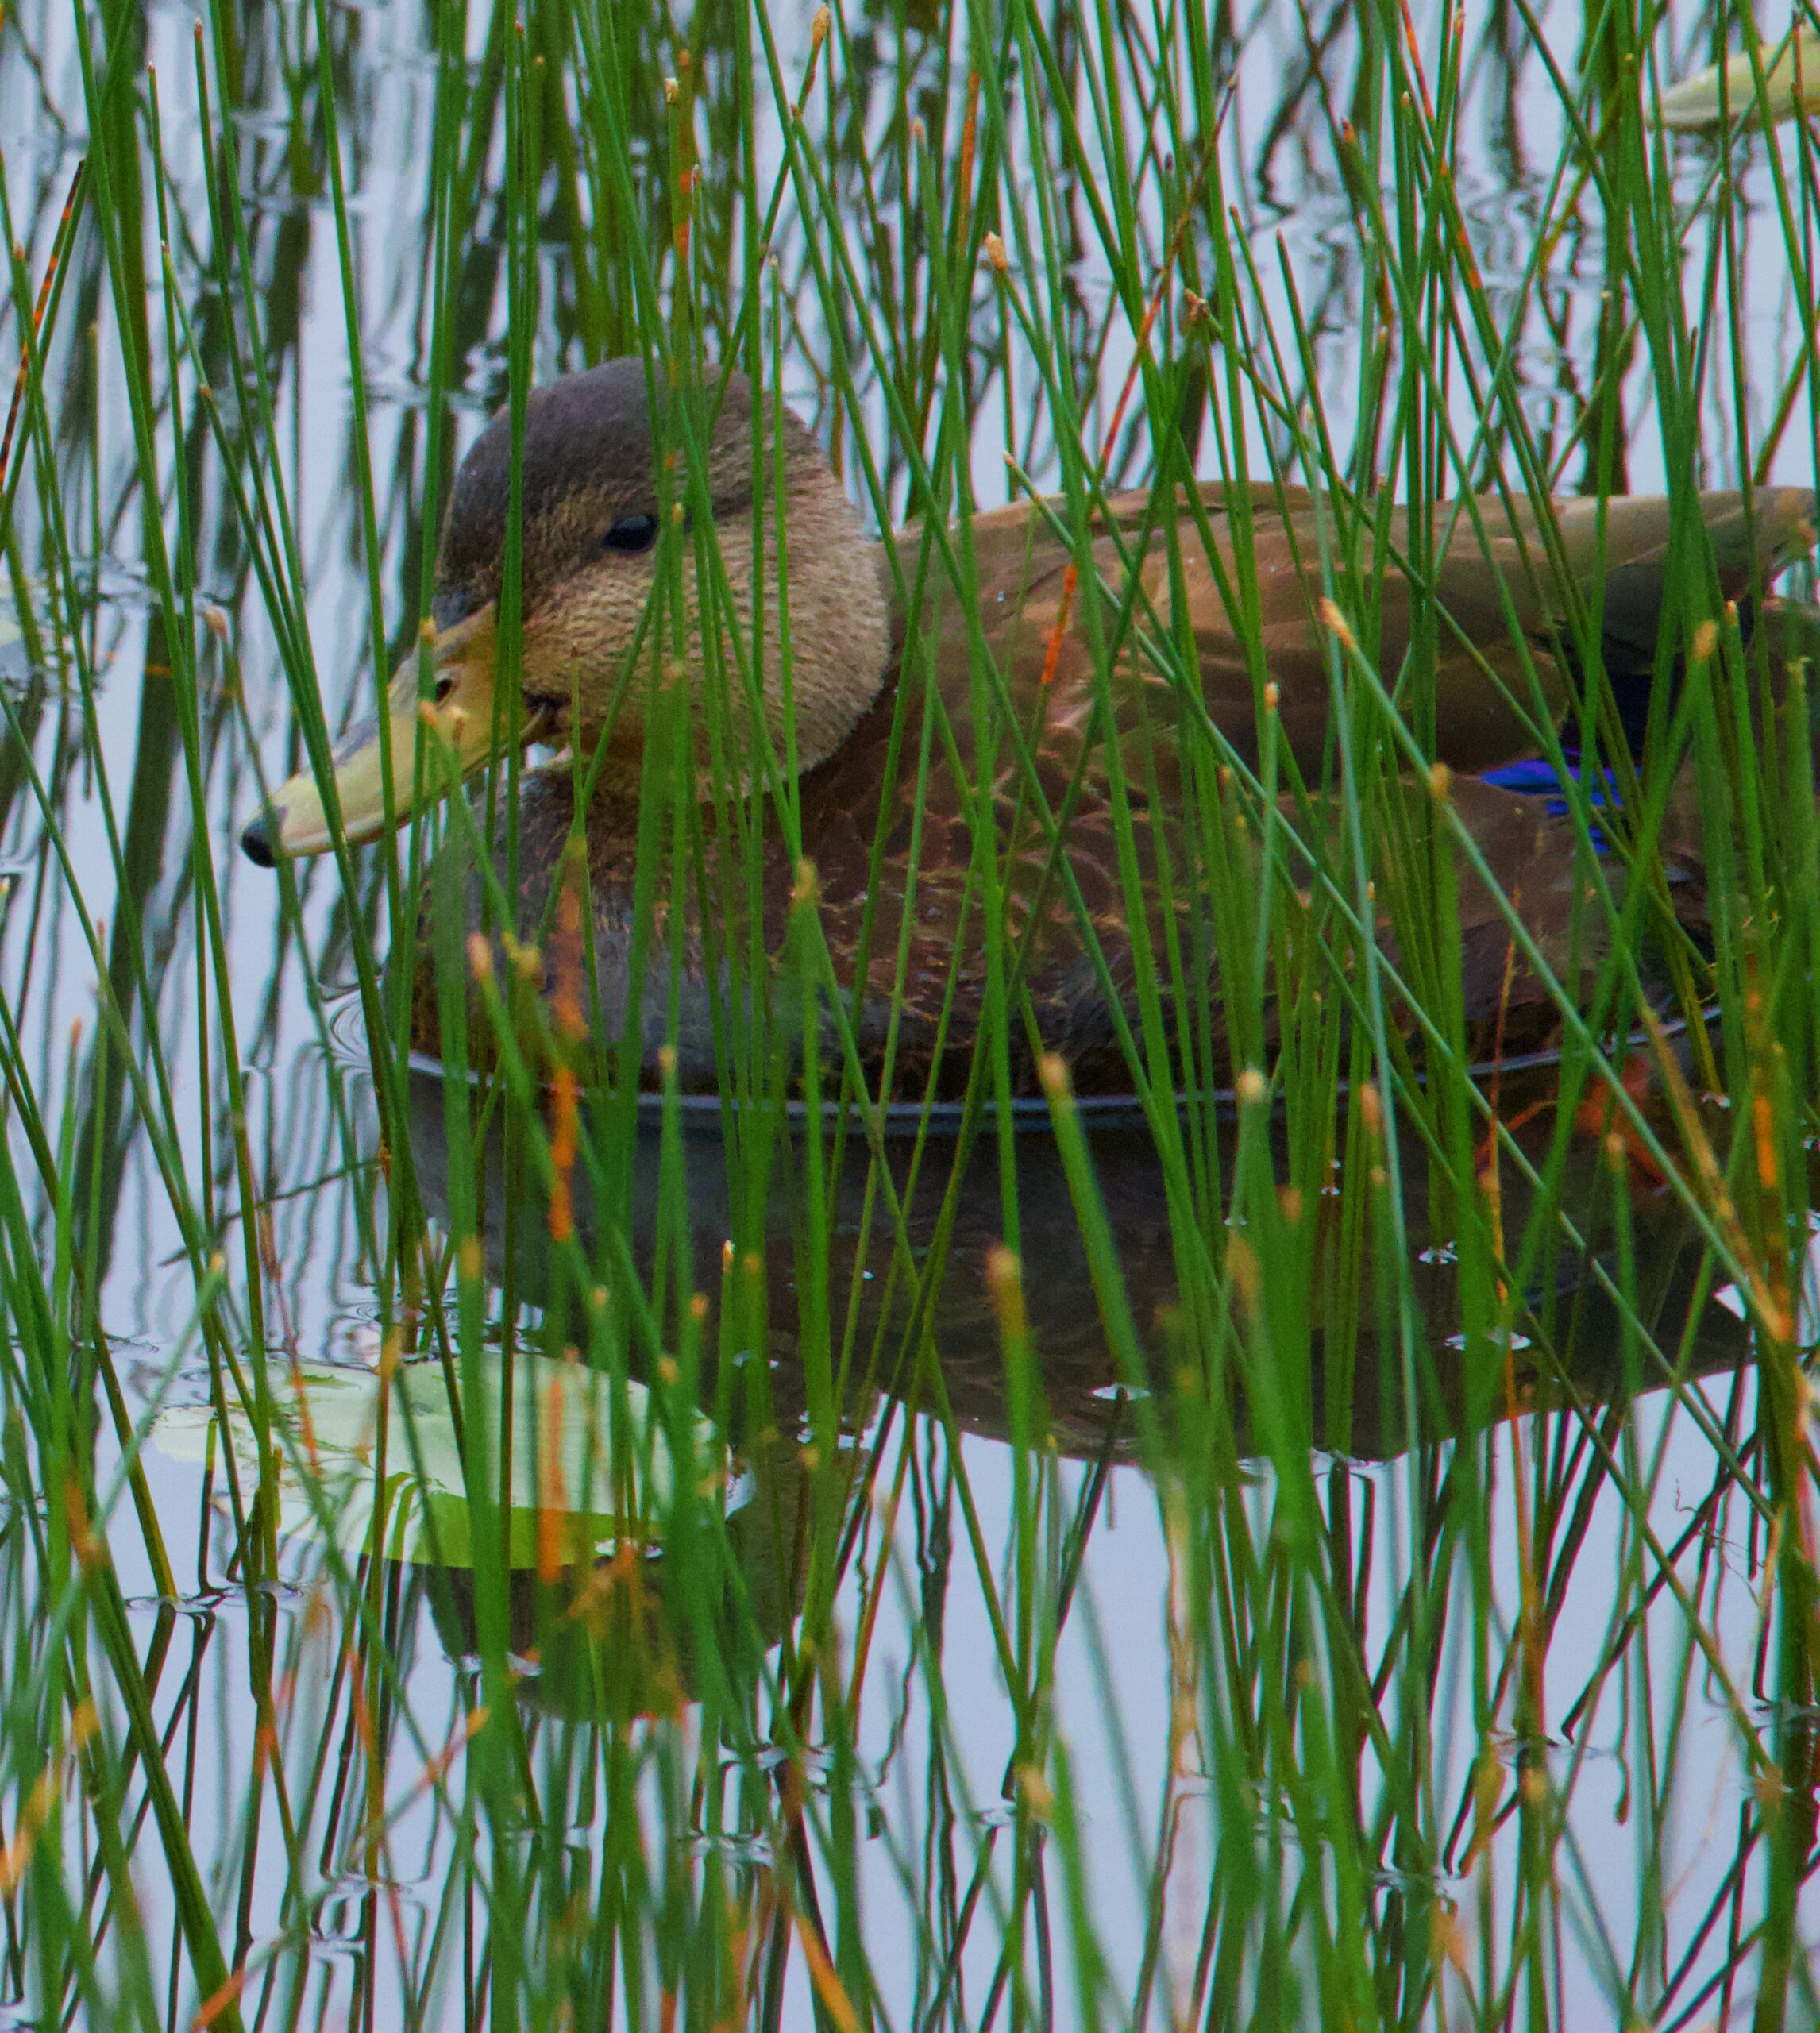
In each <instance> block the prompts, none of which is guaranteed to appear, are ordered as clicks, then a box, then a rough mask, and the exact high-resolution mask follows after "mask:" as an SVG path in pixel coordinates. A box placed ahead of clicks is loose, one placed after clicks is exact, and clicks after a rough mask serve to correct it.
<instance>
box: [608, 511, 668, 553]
mask: <svg viewBox="0 0 1820 2033" xmlns="http://www.w3.org/2000/svg"><path fill="white" fill-rule="evenodd" d="M655 542H657V517H656V516H655V515H622V516H621V517H620V518H619V521H618V522H616V523H615V524H614V525H613V527H612V528H611V529H610V530H608V531H607V534H606V535H605V536H603V538H601V539H600V548H601V549H602V550H624V551H640V550H650V547H651V546H652V545H653V544H654V543H655Z"/></svg>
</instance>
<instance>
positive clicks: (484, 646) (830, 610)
mask: <svg viewBox="0 0 1820 2033" xmlns="http://www.w3.org/2000/svg"><path fill="white" fill-rule="evenodd" d="M710 385H711V384H710ZM661 401H662V402H663V403H664V404H665V405H666V406H671V407H670V413H669V414H667V415H663V416H661V417H660V418H659V419H657V420H656V427H655V428H654V419H653V417H652V415H651V412H650V406H649V403H648V400H647V395H646V369H645V365H644V363H643V362H642V361H638V360H613V361H607V362H606V363H605V364H604V365H602V366H600V367H596V368H591V369H589V370H588V372H585V373H581V374H569V375H565V376H563V377H562V378H561V380H557V381H553V382H551V383H549V384H548V385H547V386H546V387H545V388H538V389H535V390H534V391H533V392H532V393H531V395H530V399H529V401H528V403H526V412H525V423H524V442H523V452H522V463H521V467H520V471H521V473H522V502H523V507H522V532H523V534H522V566H521V574H520V586H521V588H522V603H521V609H520V611H521V612H522V616H523V627H522V650H521V654H520V658H519V666H520V689H521V691H522V703H523V710H522V713H521V714H520V715H519V716H518V720H517V726H516V727H514V724H513V716H512V715H511V712H509V711H508V710H507V705H508V702H507V700H505V699H503V697H502V696H499V687H498V684H497V674H498V673H497V653H498V647H499V599H500V591H501V588H502V585H503V581H504V577H505V552H506V528H507V514H508V509H509V505H510V501H511V425H510V422H509V419H508V418H507V415H504V414H501V415H499V416H496V417H495V418H494V419H493V420H492V422H491V423H489V424H488V426H487V427H486V429H485V430H484V431H482V432H481V434H480V437H479V438H477V439H476V441H475V442H474V446H473V448H472V450H470V451H469V453H468V456H467V457H466V458H465V460H464V461H462V465H461V472H460V473H458V474H457V476H456V480H455V487H454V491H453V495H452V496H451V498H450V500H449V516H448V520H447V522H446V523H445V525H444V527H443V531H442V550H441V553H440V554H439V556H438V561H437V572H436V592H435V598H434V604H433V605H432V608H431V615H430V620H431V623H432V629H431V633H430V660H431V664H432V666H433V672H434V693H433V696H431V697H430V698H429V699H427V700H422V701H420V700H419V697H418V692H419V685H418V668H419V658H418V655H417V654H416V653H415V652H414V653H413V654H411V655H410V656H408V657H407V658H406V659H405V660H404V662H403V664H402V665H400V667H399V670H398V673H397V674H396V676H395V677H394V678H393V680H392V683H391V689H390V692H388V696H387V700H386V706H385V710H384V712H383V713H382V714H381V716H380V718H379V719H376V720H373V721H369V722H368V723H365V724H364V725H363V726H361V727H357V728H355V729H354V730H353V732H352V733H350V734H349V736H348V737H347V739H345V741H343V742H342V743H341V745H340V746H338V747H337V750H336V751H335V757H334V764H335V770H334V775H335V788H336V793H337V799H338V801H339V803H340V805H341V820H342V823H343V825H344V827H345V831H346V835H347V838H348V839H349V843H358V842H361V841H363V840H370V839H376V837H377V836H378V835H380V833H381V832H382V831H384V827H385V824H386V810H385V801H384V795H383V783H384V777H383V775H382V769H383V764H382V760H381V758H382V750H385V749H388V748H389V750H390V755H391V773H392V783H393V807H392V816H393V818H394V820H397V821H399V822H402V821H403V820H407V819H409V818H410V817H411V814H412V812H413V810H414V809H415V805H416V804H422V803H426V802H428V801H429V800H431V799H433V798H434V797H437V796H438V795H439V794H440V793H442V792H443V791H445V790H446V789H448V788H449V781H450V777H451V770H450V767H449V758H450V757H451V756H452V757H453V762H454V770H455V773H458V774H459V775H461V776H462V777H467V776H470V775H472V774H473V773H475V772H476V770H480V769H482V768H484V766H485V765H486V764H487V763H488V762H490V761H492V760H493V759H494V758H496V757H498V756H499V755H500V754H503V751H504V750H505V749H506V747H507V746H508V745H509V744H510V743H511V742H512V740H513V739H515V738H516V739H519V740H520V741H522V742H524V743H534V742H542V743H553V742H571V743H573V744H574V746H576V749H577V750H578V751H580V754H582V755H583V756H584V758H586V757H588V756H591V755H592V753H593V750H594V749H595V746H596V743H599V742H600V740H601V739H602V738H603V737H604V738H605V739H606V740H607V745H608V746H607V755H606V758H604V761H603V765H602V769H601V773H600V780H599V781H600V786H601V789H600V793H599V794H600V795H601V796H603V797H627V796H635V794H636V787H637V784H638V769H639V764H640V759H641V758H642V753H643V748H644V741H645V735H646V724H647V719H648V716H649V714H650V709H651V707H652V704H653V702H654V699H656V698H657V696H659V691H658V688H659V686H660V685H664V684H666V683H669V682H673V681H676V680H677V678H678V677H680V678H681V682H682V683H684V685H686V686H687V688H688V691H689V692H690V694H691V700H690V710H691V715H692V723H693V726H694V728H695V735H694V739H695V742H696V757H697V766H698V770H699V773H700V777H701V780H702V783H703V788H704V792H705V790H706V789H708V788H709V785H710V777H709V763H708V757H709V754H710V752H711V751H710V745H709V729H710V727H711V726H712V725H713V724H715V721H716V719H718V724H719V729H720V732H721V746H722V753H723V756H725V757H727V758H728V760H727V762H726V763H725V764H724V765H723V767H724V768H727V769H731V770H732V771H734V772H735V773H736V774H737V777H738V782H739V783H741V784H743V785H750V784H751V783H754V782H756V781H758V768H757V765H756V762H755V761H754V758H755V756H756V754H757V753H758V751H757V750H756V748H755V746H754V743H755V741H757V740H760V739H766V738H768V739H769V740H770V742H771V743H772V744H773V750H774V752H775V753H776V754H777V756H778V757H779V758H780V759H781V758H782V757H783V756H784V755H785V753H786V748H785V724H786V719H788V718H789V717H790V716H791V715H792V714H793V719H794V733H795V741H796V766H797V767H798V769H799V770H806V769H808V768H811V767H812V766H814V765H815V764H816V763H817V762H820V761H822V760H823V758H825V757H827V755H829V754H831V753H832V752H833V751H834V750H835V749H836V748H838V747H839V746H840V744H841V743H842V741H843V739H845V738H846V735H847V734H848V732H849V731H850V729H851V728H852V727H853V725H854V723H855V721H857V720H858V718H859V716H860V715H861V714H862V713H863V712H864V711H865V710H866V707H867V706H868V705H869V704H870V703H871V701H872V700H873V697H874V696H875V695H876V694H877V690H878V687H879V685H880V682H881V679H882V677H883V675H884V672H885V662H886V659H887V657H888V655H889V642H890V622H889V611H888V608H887V604H886V600H885V591H884V586H883V583H882V581H881V577H880V571H879V565H878V559H877V550H876V547H875V546H873V544H871V543H870V542H868V541H867V540H866V534H865V532H864V530H863V529H862V526H861V523H860V520H859V517H858V514H857V513H856V511H854V507H853V505H852V504H851V503H850V502H849V501H848V500H847V498H846V494H845V493H844V492H843V489H842V487H841V484H840V482H839V480H838V479H837V478H836V477H835V474H834V473H832V471H831V469H830V468H829V466H828V465H827V461H826V460H825V459H824V458H823V456H822V453H821V452H820V449H819V447H818V446H817V445H816V442H815V440H814V439H813V438H812V437H811V436H810V435H809V434H808V431H807V430H804V428H803V426H802V425H801V424H800V423H799V422H797V420H796V418H795V417H793V416H791V415H789V414H788V413H785V415H784V416H783V419H782V422H781V426H780V427H777V428H776V429H773V426H772V424H771V422H770V414H771V412H770V404H769V401H768V400H767V401H766V403H765V405H764V409H765V421H764V422H763V424H762V427H761V429H760V430H759V432H758V443H759V446H760V456H759V457H758V461H757V462H756V470H755V468H754V434H753V416H752V394H751V390H750V384H748V383H747V382H746V380H744V379H743V378H742V377H741V376H738V375H735V376H730V377H729V379H728V381H727V388H726V390H725V392H724V395H723V399H722V401H721V403H720V408H719V414H718V416H717V417H716V418H715V420H714V422H713V423H712V425H711V427H706V428H705V429H704V434H703V435H701V436H698V437H697V438H696V442H697V443H698V444H701V445H702V446H703V447H704V449H703V451H702V453H701V465H702V470H701V472H700V474H699V476H698V475H696V474H693V473H691V471H690V456H689V453H688V449H687V445H688V432H687V431H686V430H685V429H684V417H683V414H682V410H681V401H680V399H679V398H678V397H677V395H674V394H673V393H668V392H666V393H665V395H663V396H662V398H661ZM705 407H706V404H705V402H704V403H700V404H698V405H696V414H697V415H700V411H702V410H703V409H704V408H705ZM660 442H661V443H662V444H664V445H665V446H666V447H668V448H669V449H665V451H662V452H660V451H659V450H658V449H657V448H658V445H659V443H660ZM660 464H661V465H662V468H663V470H661V471H660ZM755 486H756V488H757V490H758V492H757V494H756V498H755ZM704 502H705V503H706V505H707V506H708V509H709V510H710V511H711V516H712V521H713V529H712V531H711V533H708V532H701V531H697V530H696V529H695V527H694V522H695V519H696V516H697V515H698V514H699V512H700V507H701V506H702V505H703V504H704ZM780 503H781V512H780ZM780 526H781V529H780ZM780 537H781V540H780ZM780 558H781V561H782V562H781V564H780ZM704 579H705V581H707V596H706V597H704ZM780 579H783V580H784V581H785V597H784V600H782V601H780V597H779V584H780ZM673 592H677V593H680V613H679V611H678V606H677V600H675V599H674V598H673V597H672V593H673ZM785 605H787V608H788V612H789V628H788V642H787V644H786V642H785V630H784V628H783V627H782V625H781V621H780V612H781V608H782V607H783V606H785ZM755 607H761V608H762V611H763V616H764V622H763V627H762V634H761V641H760V646H759V651H758V657H759V662H758V669H756V670H755V669H754V663H753V653H754V608H755ZM786 647H787V650H788V656H789V666H788V674H787V678H786V671H785V650H786ZM754 686H755V687H756V689H757V691H758V696H759V699H760V701H761V710H762V720H763V723H764V724H763V728H762V731H761V730H760V729H759V728H758V727H756V726H755V725H754V714H753V712H751V710H750V707H749V704H748V702H749V700H750V699H751V697H752V696H753V692H752V688H754ZM786 700H788V701H789V708H788V709H787V708H786ZM419 727H422V729H423V730H424V732H425V735H426V743H425V748H424V758H423V767H422V769H421V770H418V769H416V768H415V766H414V758H415V753H416V741H417V736H418V729H419ZM414 783H415V784H416V785H418V786H419V787H420V789H419V793H418V797H417V799H416V800H415V803H414V799H413V785H414ZM241 844H242V846H243V847H245V850H246V851H247V853H248V854H250V855H251V856H252V858H253V859H254V860H255V861H256V862H260V863H261V864H262V865H264V866H271V865H272V863H273V862H275V861H276V859H277V858H278V856H279V855H280V854H287V855H299V854H319V853H321V852H322V851H324V850H325V849H326V848H328V847H331V846H332V845H333V844H334V840H333V836H332V835H331V833H330V824H329V819H328V815H327V812H326V808H325V806H324V804H323V800H322V794H321V793H320V792H319V791H318V788H317V785H316V781H315V778H314V776H313V775H312V774H310V773H309V772H308V771H305V772H304V773H302V774H300V775H299V776H295V777H292V778H291V781H289V782H288V783H287V784H286V785H283V787H282V788H281V789H280V790H278V791H277V792H276V793H275V794H274V795H273V797H272V800H271V802H270V804H268V807H267V808H266V810H265V811H264V812H262V813H261V814H260V816H259V817H258V818H257V819H256V820H254V821H253V824H251V825H249V827H247V828H246V830H245V832H244V833H243V834H242V835H241Z"/></svg>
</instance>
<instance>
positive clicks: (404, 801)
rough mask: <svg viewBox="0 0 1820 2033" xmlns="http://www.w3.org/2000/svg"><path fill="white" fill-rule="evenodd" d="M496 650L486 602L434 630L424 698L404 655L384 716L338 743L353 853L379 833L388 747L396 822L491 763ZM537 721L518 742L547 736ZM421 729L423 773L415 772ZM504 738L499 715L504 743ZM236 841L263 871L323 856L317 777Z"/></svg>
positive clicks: (299, 783)
mask: <svg viewBox="0 0 1820 2033" xmlns="http://www.w3.org/2000/svg"><path fill="white" fill-rule="evenodd" d="M496 650H497V636H496V631H495V612H494V609H493V608H492V604H490V603H489V604H488V605H487V606H486V607H484V608H481V609H480V611H479V612H478V613H476V614H472V615H468V618H467V619H465V620H464V621H461V622H458V623H457V624H456V625H455V626H454V627H453V628H445V629H443V630H442V631H439V632H438V635H437V636H436V638H435V639H434V642H432V643H431V645H430V656H431V659H432V662H433V664H434V671H435V686H434V692H433V693H432V695H431V696H430V697H429V698H428V699H422V700H420V699H419V698H418V675H417V673H418V659H417V658H416V657H415V655H413V656H410V657H407V658H406V659H405V661H404V662H403V664H402V665H399V671H398V674H397V676H396V677H394V678H393V680H392V681H391V689H389V690H388V692H387V694H386V704H385V711H384V713H383V714H382V715H381V716H380V718H379V719H376V720H363V721H362V722H361V723H360V724H359V725H358V726H357V727H353V728H352V729H351V730H350V731H349V733H348V735H347V736H346V738H345V739H344V740H343V741H342V742H341V743H340V744H339V745H338V746H337V748H336V750H335V751H334V765H335V795H336V798H337V801H338V803H339V804H340V805H341V824H342V828H343V830H344V831H345V834H346V835H347V840H348V844H349V847H358V846H360V845H361V843H363V842H364V841H367V840H376V839H378V838H379V836H380V834H382V833H383V832H384V831H385V828H386V823H387V815H386V804H385V776H384V767H385V765H384V759H383V758H384V754H385V752H386V751H387V750H389V751H390V754H391V785H392V809H391V819H392V821H393V823H394V824H400V825H402V824H403V823H404V822H405V821H406V820H408V819H410V818H411V816H413V814H414V813H415V812H416V811H417V809H418V807H419V806H421V805H426V804H430V803H431V802H432V801H433V800H435V799H437V798H438V797H442V794H443V793H444V792H445V791H447V790H449V789H450V788H451V787H452V784H453V781H459V780H460V779H462V778H465V777H470V776H472V774H473V773H474V772H475V771H476V770H479V769H481V768H483V767H484V766H485V765H486V764H487V763H488V762H490V761H491V760H492V758H493V755H494V754H495V742H494V710H493V693H494V673H495V662H496ZM420 729H421V730H422V735H423V743H424V746H423V766H422V771H421V773H419V772H418V770H417V767H416V757H417V740H418V731H419V730H420ZM545 731H546V730H545V727H544V716H542V715H541V714H532V715H529V716H526V719H525V720H524V721H523V723H522V738H523V739H525V740H526V741H527V742H529V741H534V740H536V739H538V738H539V736H540V735H542V734H543V733H544V732H545ZM505 738H506V737H505V733H504V719H503V715H502V716H501V728H500V735H499V739H500V742H501V743H503V741H504V739H505ZM451 757H452V758H453V765H451ZM414 789H415V791H416V793H417V795H416V796H415V797H414V796H413V792H414ZM240 843H241V847H244V848H245V850H246V852H247V854H249V856H250V857H251V858H252V859H253V860H254V861H256V862H258V863H259V864H260V866H261V867H262V868H271V867H272V866H275V865H276V862H277V860H278V858H279V856H280V855H281V854H283V855H286V856H289V857H292V858H295V857H297V856H299V855H303V854H326V852H327V851H329V849H330V847H333V846H334V834H333V833H332V831H330V824H329V814H328V810H327V808H326V806H325V805H324V804H323V801H322V793H321V792H320V791H319V790H318V788H317V785H316V779H315V777H314V773H312V772H311V771H310V770H303V771H301V772H300V773H299V774H298V775H296V776H295V777H292V778H291V781H289V782H288V783H287V784H284V785H280V788H279V789H277V790H276V791H274V792H273V793H272V798H271V800H270V802H269V803H268V804H267V806H266V808H265V810H264V812H261V813H260V816H258V818H256V820H253V823H252V824H251V825H249V827H247V828H246V830H245V831H244V832H243V833H242V834H241V836H240Z"/></svg>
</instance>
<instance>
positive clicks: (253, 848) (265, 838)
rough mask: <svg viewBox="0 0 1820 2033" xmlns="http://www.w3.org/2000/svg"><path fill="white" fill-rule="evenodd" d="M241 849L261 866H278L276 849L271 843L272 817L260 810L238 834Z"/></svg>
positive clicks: (247, 856)
mask: <svg viewBox="0 0 1820 2033" xmlns="http://www.w3.org/2000/svg"><path fill="white" fill-rule="evenodd" d="M240 845H241V852H242V853H243V854H245V856H246V858H247V859H248V860H249V861H250V862H257V863H258V865H259V866H260V867H261V868H276V867H277V866H278V850H277V848H276V847H275V846H274V845H273V844H272V817H271V814H270V813H269V812H261V813H260V815H259V816H258V817H257V818H256V820H253V823H252V824H251V825H249V827H247V829H246V831H245V832H244V833H242V834H241V836H240Z"/></svg>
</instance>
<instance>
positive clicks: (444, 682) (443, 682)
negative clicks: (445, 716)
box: [436, 677, 455, 706]
mask: <svg viewBox="0 0 1820 2033" xmlns="http://www.w3.org/2000/svg"><path fill="white" fill-rule="evenodd" d="M454 689H455V681H454V679H453V678H452V677H439V678H438V679H437V681H436V703H437V704H438V706H440V705H441V704H442V702H443V700H445V699H446V698H447V697H448V696H449V693H450V692H453V690H454Z"/></svg>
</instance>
